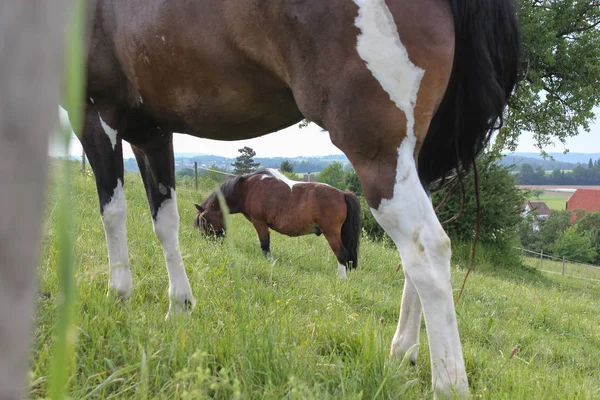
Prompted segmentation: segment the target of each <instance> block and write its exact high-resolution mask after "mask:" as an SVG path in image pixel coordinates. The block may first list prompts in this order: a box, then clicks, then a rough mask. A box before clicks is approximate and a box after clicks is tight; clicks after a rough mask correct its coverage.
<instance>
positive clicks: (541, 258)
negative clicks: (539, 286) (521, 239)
mask: <svg viewBox="0 0 600 400" xmlns="http://www.w3.org/2000/svg"><path fill="white" fill-rule="evenodd" d="M543 263H544V250H541V251H540V267H541V266H542V264H543Z"/></svg>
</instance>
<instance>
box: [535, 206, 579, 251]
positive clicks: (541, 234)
mask: <svg viewBox="0 0 600 400" xmlns="http://www.w3.org/2000/svg"><path fill="white" fill-rule="evenodd" d="M539 225H540V230H539V231H538V232H537V235H536V236H537V242H536V245H535V248H534V250H543V251H544V252H546V253H552V251H553V249H554V248H553V246H554V243H555V242H556V241H557V240H558V238H559V237H560V235H562V234H563V232H565V231H566V230H567V229H568V228H569V227H570V226H571V212H570V211H566V210H560V211H559V210H551V211H550V214H548V217H546V218H544V219H542V220H540V221H539Z"/></svg>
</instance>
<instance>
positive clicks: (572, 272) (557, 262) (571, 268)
mask: <svg viewBox="0 0 600 400" xmlns="http://www.w3.org/2000/svg"><path fill="white" fill-rule="evenodd" d="M517 249H518V250H520V251H521V258H522V259H523V262H524V263H525V264H526V265H528V266H530V267H534V268H536V269H538V270H540V271H542V272H545V273H548V274H553V275H562V276H566V277H570V278H576V279H583V280H586V281H594V282H600V267H599V266H597V265H591V264H584V263H580V262H577V261H573V260H569V259H567V258H566V257H556V256H552V255H550V254H544V252H543V251H541V252H537V251H533V250H529V249H525V248H523V247H517Z"/></svg>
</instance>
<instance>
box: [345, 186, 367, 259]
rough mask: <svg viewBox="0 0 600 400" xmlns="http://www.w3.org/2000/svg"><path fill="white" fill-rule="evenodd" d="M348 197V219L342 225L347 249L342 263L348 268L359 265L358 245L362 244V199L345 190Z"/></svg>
mask: <svg viewBox="0 0 600 400" xmlns="http://www.w3.org/2000/svg"><path fill="white" fill-rule="evenodd" d="M344 198H345V199H346V209H347V211H346V220H345V221H344V224H343V225H342V245H343V247H344V248H345V250H346V254H345V256H346V257H343V258H345V260H343V262H342V264H345V265H346V266H347V267H348V269H352V268H356V267H357V266H358V247H359V244H360V235H361V231H362V217H361V211H360V201H359V200H358V198H357V197H356V196H355V195H354V194H353V193H351V192H348V191H347V192H344Z"/></svg>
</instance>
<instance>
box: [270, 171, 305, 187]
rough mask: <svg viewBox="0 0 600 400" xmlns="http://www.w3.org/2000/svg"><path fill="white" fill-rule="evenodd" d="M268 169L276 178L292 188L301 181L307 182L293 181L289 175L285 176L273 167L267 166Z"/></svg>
mask: <svg viewBox="0 0 600 400" xmlns="http://www.w3.org/2000/svg"><path fill="white" fill-rule="evenodd" d="M267 171H269V172H270V173H271V175H273V177H274V178H275V179H277V180H280V181H281V182H283V183H285V184H286V185H288V186H289V187H290V190H292V189H293V188H294V185H297V184H299V183H305V182H298V181H293V180H291V179H290V178H288V177H287V176H285V175H284V174H282V173H281V172H279V171H277V170H276V169H273V168H267ZM265 176H268V175H265ZM263 179H264V178H263Z"/></svg>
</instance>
